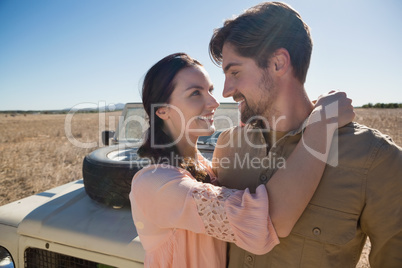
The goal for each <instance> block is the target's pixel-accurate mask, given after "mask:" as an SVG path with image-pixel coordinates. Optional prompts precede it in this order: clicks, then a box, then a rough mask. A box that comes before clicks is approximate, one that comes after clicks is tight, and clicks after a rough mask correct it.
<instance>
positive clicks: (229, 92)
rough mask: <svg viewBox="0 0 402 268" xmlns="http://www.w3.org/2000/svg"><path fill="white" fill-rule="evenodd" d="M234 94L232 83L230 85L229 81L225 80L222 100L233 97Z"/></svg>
mask: <svg viewBox="0 0 402 268" xmlns="http://www.w3.org/2000/svg"><path fill="white" fill-rule="evenodd" d="M234 92H235V87H234V86H233V83H231V82H230V80H228V79H225V84H224V86H223V93H222V96H223V97H224V98H229V97H232V96H233V95H234Z"/></svg>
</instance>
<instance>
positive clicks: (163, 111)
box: [156, 106, 169, 120]
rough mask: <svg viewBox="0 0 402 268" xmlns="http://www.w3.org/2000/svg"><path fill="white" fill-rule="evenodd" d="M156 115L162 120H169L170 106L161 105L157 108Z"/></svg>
mask: <svg viewBox="0 0 402 268" xmlns="http://www.w3.org/2000/svg"><path fill="white" fill-rule="evenodd" d="M156 115H157V116H159V118H160V119H162V120H167V119H168V118H169V115H168V107H166V106H162V107H159V108H158V110H156Z"/></svg>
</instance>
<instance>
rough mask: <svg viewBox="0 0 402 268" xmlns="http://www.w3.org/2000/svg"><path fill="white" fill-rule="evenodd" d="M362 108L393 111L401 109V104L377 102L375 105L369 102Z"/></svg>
mask: <svg viewBox="0 0 402 268" xmlns="http://www.w3.org/2000/svg"><path fill="white" fill-rule="evenodd" d="M362 108H388V109H395V108H402V103H380V102H377V103H376V104H372V103H371V102H370V103H368V104H364V105H362Z"/></svg>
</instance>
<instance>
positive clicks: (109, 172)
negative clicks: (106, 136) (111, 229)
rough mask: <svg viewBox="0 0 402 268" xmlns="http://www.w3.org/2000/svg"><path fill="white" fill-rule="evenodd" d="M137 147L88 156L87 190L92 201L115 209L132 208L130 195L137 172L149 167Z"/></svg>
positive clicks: (85, 166)
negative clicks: (138, 153) (138, 152)
mask: <svg viewBox="0 0 402 268" xmlns="http://www.w3.org/2000/svg"><path fill="white" fill-rule="evenodd" d="M137 149H138V148H137V147H131V148H127V147H125V148H122V147H120V148H119V146H118V145H116V146H110V147H104V148H100V149H97V150H95V151H93V152H92V153H90V154H88V155H87V156H85V158H84V161H83V166H82V174H83V178H84V187H85V191H86V192H87V194H88V196H89V197H90V198H92V199H93V200H95V201H97V202H99V203H102V204H105V205H107V206H110V207H114V208H121V207H124V206H130V200H129V196H128V195H129V193H130V190H131V180H132V179H133V177H134V175H135V173H136V172H137V171H138V170H140V169H141V168H142V167H144V166H145V165H146V164H148V161H147V160H146V159H141V158H139V157H138V155H137Z"/></svg>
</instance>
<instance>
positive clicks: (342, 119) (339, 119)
mask: <svg viewBox="0 0 402 268" xmlns="http://www.w3.org/2000/svg"><path fill="white" fill-rule="evenodd" d="M317 112H319V114H320V115H321V116H323V118H322V117H321V116H320V117H318V118H320V119H321V120H322V121H326V122H328V123H337V125H338V126H337V127H338V128H339V127H343V126H345V125H347V124H348V123H350V122H352V121H353V119H354V118H355V113H354V110H353V106H352V100H351V99H349V98H348V97H347V96H346V93H345V92H341V91H334V90H333V91H330V92H328V93H326V94H323V95H320V96H319V97H318V99H317V101H316V102H315V105H314V110H313V112H312V116H311V117H310V120H313V121H315V122H317V121H318V119H317V118H315V117H314V114H316V113H317ZM311 123H313V122H311Z"/></svg>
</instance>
